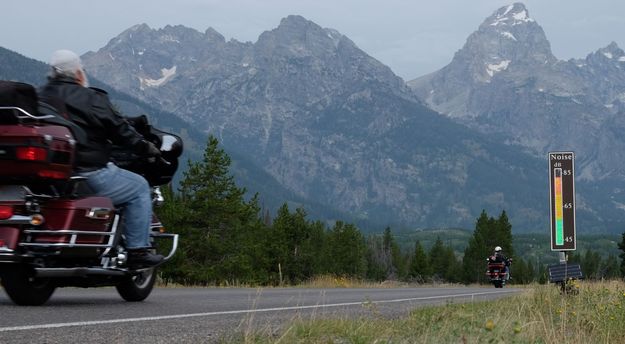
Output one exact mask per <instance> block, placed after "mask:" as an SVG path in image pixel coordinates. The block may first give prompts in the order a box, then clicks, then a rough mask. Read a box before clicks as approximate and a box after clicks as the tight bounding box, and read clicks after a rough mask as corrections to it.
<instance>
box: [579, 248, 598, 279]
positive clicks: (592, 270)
mask: <svg viewBox="0 0 625 344" xmlns="http://www.w3.org/2000/svg"><path fill="white" fill-rule="evenodd" d="M600 264H601V256H600V255H599V253H597V252H595V251H592V250H591V249H589V248H588V249H586V251H585V253H584V256H583V257H582V261H581V268H582V271H583V273H584V275H585V276H586V278H588V279H599V278H601V277H600V276H599V265H600Z"/></svg>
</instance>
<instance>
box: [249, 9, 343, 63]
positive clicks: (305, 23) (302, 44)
mask: <svg viewBox="0 0 625 344" xmlns="http://www.w3.org/2000/svg"><path fill="white" fill-rule="evenodd" d="M345 43H346V44H349V45H350V46H353V43H352V42H351V41H350V40H349V39H347V38H346V37H345V36H343V35H342V34H340V33H339V32H338V31H336V30H332V29H324V28H322V27H321V26H319V25H317V24H315V23H314V22H312V21H310V20H307V19H305V18H304V17H302V16H298V15H290V16H288V17H286V18H283V19H282V20H281V22H280V25H279V26H278V27H277V28H275V29H274V30H271V31H265V32H263V33H262V34H261V35H260V37H259V38H258V42H257V44H256V46H257V48H258V49H260V50H261V51H266V52H270V51H271V52H272V53H274V54H279V55H286V56H292V57H304V56H317V57H320V56H327V55H329V54H330V55H331V54H335V53H336V52H337V50H338V49H339V47H340V46H342V45H344V44H345Z"/></svg>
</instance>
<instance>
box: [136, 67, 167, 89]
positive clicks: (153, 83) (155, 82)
mask: <svg viewBox="0 0 625 344" xmlns="http://www.w3.org/2000/svg"><path fill="white" fill-rule="evenodd" d="M161 74H162V77H161V78H160V79H148V78H142V77H139V81H140V82H141V89H142V90H143V89H145V87H159V86H162V85H163V84H165V83H166V82H167V81H169V80H171V78H173V77H174V75H176V66H173V67H171V68H169V69H168V68H163V69H161Z"/></svg>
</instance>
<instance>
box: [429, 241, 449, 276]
mask: <svg viewBox="0 0 625 344" xmlns="http://www.w3.org/2000/svg"><path fill="white" fill-rule="evenodd" d="M428 262H429V264H430V267H431V268H432V276H433V277H434V278H436V279H438V280H443V279H445V277H446V275H447V269H448V267H449V260H448V251H447V250H446V249H445V246H444V245H443V241H442V240H441V238H436V241H435V242H434V245H432V247H431V248H430V252H429V255H428Z"/></svg>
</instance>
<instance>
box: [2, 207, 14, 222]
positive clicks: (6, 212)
mask: <svg viewBox="0 0 625 344" xmlns="http://www.w3.org/2000/svg"><path fill="white" fill-rule="evenodd" d="M11 216H13V207H12V206H10V205H0V220H6V219H8V218H10V217H11Z"/></svg>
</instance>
